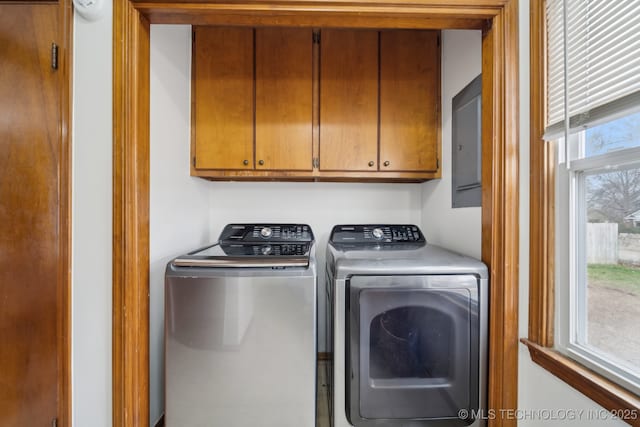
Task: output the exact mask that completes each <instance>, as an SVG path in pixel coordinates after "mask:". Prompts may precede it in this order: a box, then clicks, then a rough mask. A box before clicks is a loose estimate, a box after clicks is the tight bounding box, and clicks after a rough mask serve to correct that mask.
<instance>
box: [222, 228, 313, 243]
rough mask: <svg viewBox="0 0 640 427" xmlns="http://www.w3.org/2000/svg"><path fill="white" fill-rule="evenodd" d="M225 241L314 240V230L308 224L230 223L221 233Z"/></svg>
mask: <svg viewBox="0 0 640 427" xmlns="http://www.w3.org/2000/svg"><path fill="white" fill-rule="evenodd" d="M220 241H221V242H224V243H232V242H235V243H264V242H273V243H295V242H312V241H313V232H312V231H311V228H310V227H309V226H308V225H307V224H229V225H227V226H226V227H225V228H224V230H222V233H221V234H220Z"/></svg>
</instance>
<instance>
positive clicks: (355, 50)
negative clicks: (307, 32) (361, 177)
mask: <svg viewBox="0 0 640 427" xmlns="http://www.w3.org/2000/svg"><path fill="white" fill-rule="evenodd" d="M320 67H321V69H320V169H321V170H323V171H331V170H336V171H375V170H377V169H378V32H377V31H372V30H323V31H322V37H321V41H320Z"/></svg>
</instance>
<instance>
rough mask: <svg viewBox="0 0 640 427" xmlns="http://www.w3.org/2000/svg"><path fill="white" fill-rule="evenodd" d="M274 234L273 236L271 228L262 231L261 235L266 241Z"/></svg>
mask: <svg viewBox="0 0 640 427" xmlns="http://www.w3.org/2000/svg"><path fill="white" fill-rule="evenodd" d="M272 234H273V230H272V229H271V228H269V227H264V228H263V229H262V230H260V235H261V236H262V237H264V238H265V239H268V238H269V237H271V235H272Z"/></svg>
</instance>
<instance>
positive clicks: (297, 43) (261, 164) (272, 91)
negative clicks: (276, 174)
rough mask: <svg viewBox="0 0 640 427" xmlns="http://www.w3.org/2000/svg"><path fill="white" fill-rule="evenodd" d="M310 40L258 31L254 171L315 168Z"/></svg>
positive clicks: (295, 33)
mask: <svg viewBox="0 0 640 427" xmlns="http://www.w3.org/2000/svg"><path fill="white" fill-rule="evenodd" d="M312 36H313V34H312V30H311V29H309V28H302V29H300V28H259V29H256V128H255V132H256V169H263V170H311V169H312V145H313V142H312V129H313V128H312V95H313V80H312V79H313V39H312Z"/></svg>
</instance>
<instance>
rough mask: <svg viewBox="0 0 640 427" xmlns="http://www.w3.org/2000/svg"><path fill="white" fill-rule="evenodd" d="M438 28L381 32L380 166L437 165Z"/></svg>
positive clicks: (401, 168)
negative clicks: (434, 29)
mask: <svg viewBox="0 0 640 427" xmlns="http://www.w3.org/2000/svg"><path fill="white" fill-rule="evenodd" d="M438 35H439V32H438V31H417V30H416V31H413V30H411V31H402V30H396V31H382V32H381V33H380V163H381V165H380V170H381V171H436V170H437V169H438V165H437V159H438V147H439V132H440V123H439V108H438V103H439V102H440V47H439V46H438Z"/></svg>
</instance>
